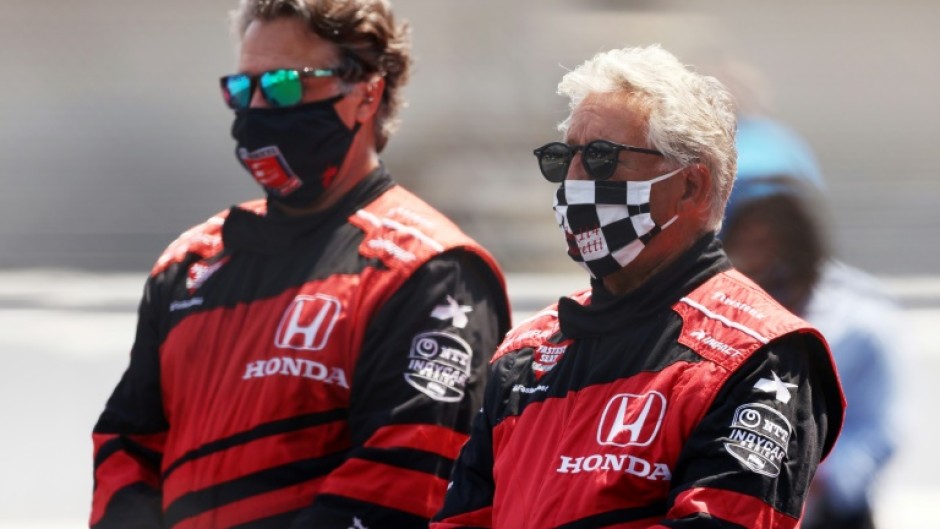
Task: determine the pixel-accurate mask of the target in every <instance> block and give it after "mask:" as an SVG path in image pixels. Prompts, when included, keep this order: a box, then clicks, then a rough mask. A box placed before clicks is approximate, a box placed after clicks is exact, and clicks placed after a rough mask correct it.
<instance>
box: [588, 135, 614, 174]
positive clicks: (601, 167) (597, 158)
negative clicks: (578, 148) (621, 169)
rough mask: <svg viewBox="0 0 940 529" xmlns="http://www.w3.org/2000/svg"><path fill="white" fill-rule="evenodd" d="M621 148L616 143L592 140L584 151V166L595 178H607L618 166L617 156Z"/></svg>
mask: <svg viewBox="0 0 940 529" xmlns="http://www.w3.org/2000/svg"><path fill="white" fill-rule="evenodd" d="M619 154H620V150H619V149H618V148H617V146H616V145H613V144H611V143H608V142H606V141H592V142H591V143H589V144H587V146H586V147H585V148H584V153H582V158H581V159H582V160H583V161H584V168H585V169H586V170H587V173H588V175H590V177H591V178H593V179H594V180H607V179H608V178H610V177H611V176H613V174H614V170H615V169H616V168H617V157H618V155H619Z"/></svg>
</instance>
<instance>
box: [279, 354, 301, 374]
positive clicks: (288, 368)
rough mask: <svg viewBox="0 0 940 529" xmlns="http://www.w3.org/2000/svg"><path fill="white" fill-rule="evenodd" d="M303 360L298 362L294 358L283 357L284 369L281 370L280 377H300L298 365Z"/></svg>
mask: <svg viewBox="0 0 940 529" xmlns="http://www.w3.org/2000/svg"><path fill="white" fill-rule="evenodd" d="M301 362H303V360H298V359H296V358H290V357H287V356H285V357H284V360H283V363H284V367H282V368H281V374H282V375H293V376H295V377H299V376H300V364H301Z"/></svg>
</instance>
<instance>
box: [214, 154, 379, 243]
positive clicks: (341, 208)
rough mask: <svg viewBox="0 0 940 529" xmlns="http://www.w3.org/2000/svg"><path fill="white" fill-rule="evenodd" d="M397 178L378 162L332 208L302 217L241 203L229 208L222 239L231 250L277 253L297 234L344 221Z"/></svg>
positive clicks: (295, 238) (295, 237)
mask: <svg viewBox="0 0 940 529" xmlns="http://www.w3.org/2000/svg"><path fill="white" fill-rule="evenodd" d="M394 184H395V182H394V181H393V180H392V177H391V175H389V173H388V171H387V170H386V169H385V166H384V165H379V167H378V168H376V169H375V170H374V171H372V172H371V173H369V174H368V175H367V176H366V177H365V178H363V179H362V181H361V182H359V184H357V185H356V187H354V188H353V189H352V190H350V191H349V193H347V194H346V195H345V196H344V197H343V198H342V199H340V201H339V202H337V203H336V205H335V206H333V207H332V208H330V209H329V210H326V211H323V212H321V213H316V214H313V215H306V216H302V217H290V216H287V215H284V214H283V213H281V212H280V211H279V210H278V209H277V208H273V207H268V208H267V211H266V212H265V213H264V214H263V215H259V214H256V213H253V212H250V211H247V210H245V209H242V208H240V207H238V206H232V208H231V209H229V214H228V217H226V219H225V224H223V225H222V241H223V244H224V246H225V249H226V250H228V251H247V252H254V253H261V254H265V255H274V254H277V253H280V252H282V251H284V250H286V249H287V248H289V247H290V245H291V244H293V242H294V241H296V240H297V238H298V237H300V236H302V235H304V234H307V233H310V232H312V231H315V230H317V229H319V228H320V227H322V226H326V225H329V224H333V223H342V222H345V220H346V218H347V217H348V216H349V215H351V214H352V213H353V212H355V211H356V210H357V209H359V208H361V207H363V206H365V205H366V204H368V203H369V202H371V201H372V200H374V199H375V198H377V197H378V196H379V195H380V194H382V193H383V192H384V191H386V190H387V189H388V188H390V187H392V186H393V185H394Z"/></svg>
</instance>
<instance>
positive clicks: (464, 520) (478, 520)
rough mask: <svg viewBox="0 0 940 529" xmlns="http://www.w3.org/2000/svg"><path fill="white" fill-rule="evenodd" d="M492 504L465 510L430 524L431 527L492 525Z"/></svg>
mask: <svg viewBox="0 0 940 529" xmlns="http://www.w3.org/2000/svg"><path fill="white" fill-rule="evenodd" d="M492 526H493V506H492V505H489V506H486V507H483V508H482V509H477V510H475V511H470V512H465V513H462V514H458V515H456V516H451V517H450V518H445V519H443V520H441V521H439V522H434V523H432V524H431V529H460V528H461V527H492Z"/></svg>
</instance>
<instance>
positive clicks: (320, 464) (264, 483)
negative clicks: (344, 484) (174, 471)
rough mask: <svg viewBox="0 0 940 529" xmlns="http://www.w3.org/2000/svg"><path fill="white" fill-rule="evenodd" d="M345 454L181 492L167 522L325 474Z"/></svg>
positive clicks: (172, 523)
mask: <svg viewBox="0 0 940 529" xmlns="http://www.w3.org/2000/svg"><path fill="white" fill-rule="evenodd" d="M345 458H346V453H345V452H342V453H339V454H332V455H329V456H326V457H318V458H314V459H307V460H304V461H296V462H293V463H289V464H287V465H281V466H278V467H274V468H269V469H266V470H262V471H260V472H255V473H254V474H249V475H247V476H243V477H240V478H237V479H234V480H231V481H227V482H225V483H220V484H218V485H214V486H212V487H209V488H205V489H202V490H199V491H195V492H191V493H189V494H186V495H183V496H180V497H179V498H177V499H176V500H175V501H174V502H173V503H171V504H170V505H169V506H168V507H167V509H166V520H167V525H170V526H172V525H175V524H177V523H179V522H181V521H183V520H185V519H186V518H189V517H192V516H197V515H199V514H202V513H204V512H207V511H210V510H212V509H217V508H219V507H222V506H224V505H228V504H230V503H233V502H236V501H239V500H243V499H245V498H250V497H251V496H257V495H259V494H264V493H266V492H271V491H274V490H277V489H281V488H284V487H289V486H292V485H297V484H299V483H303V482H304V481H308V480H310V479H313V478H316V477H318V476H324V475H326V474H328V473H329V472H330V471H332V470H333V469H335V468H336V467H337V466H339V465H340V464H341V463H342V462H343V461H344V460H345Z"/></svg>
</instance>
